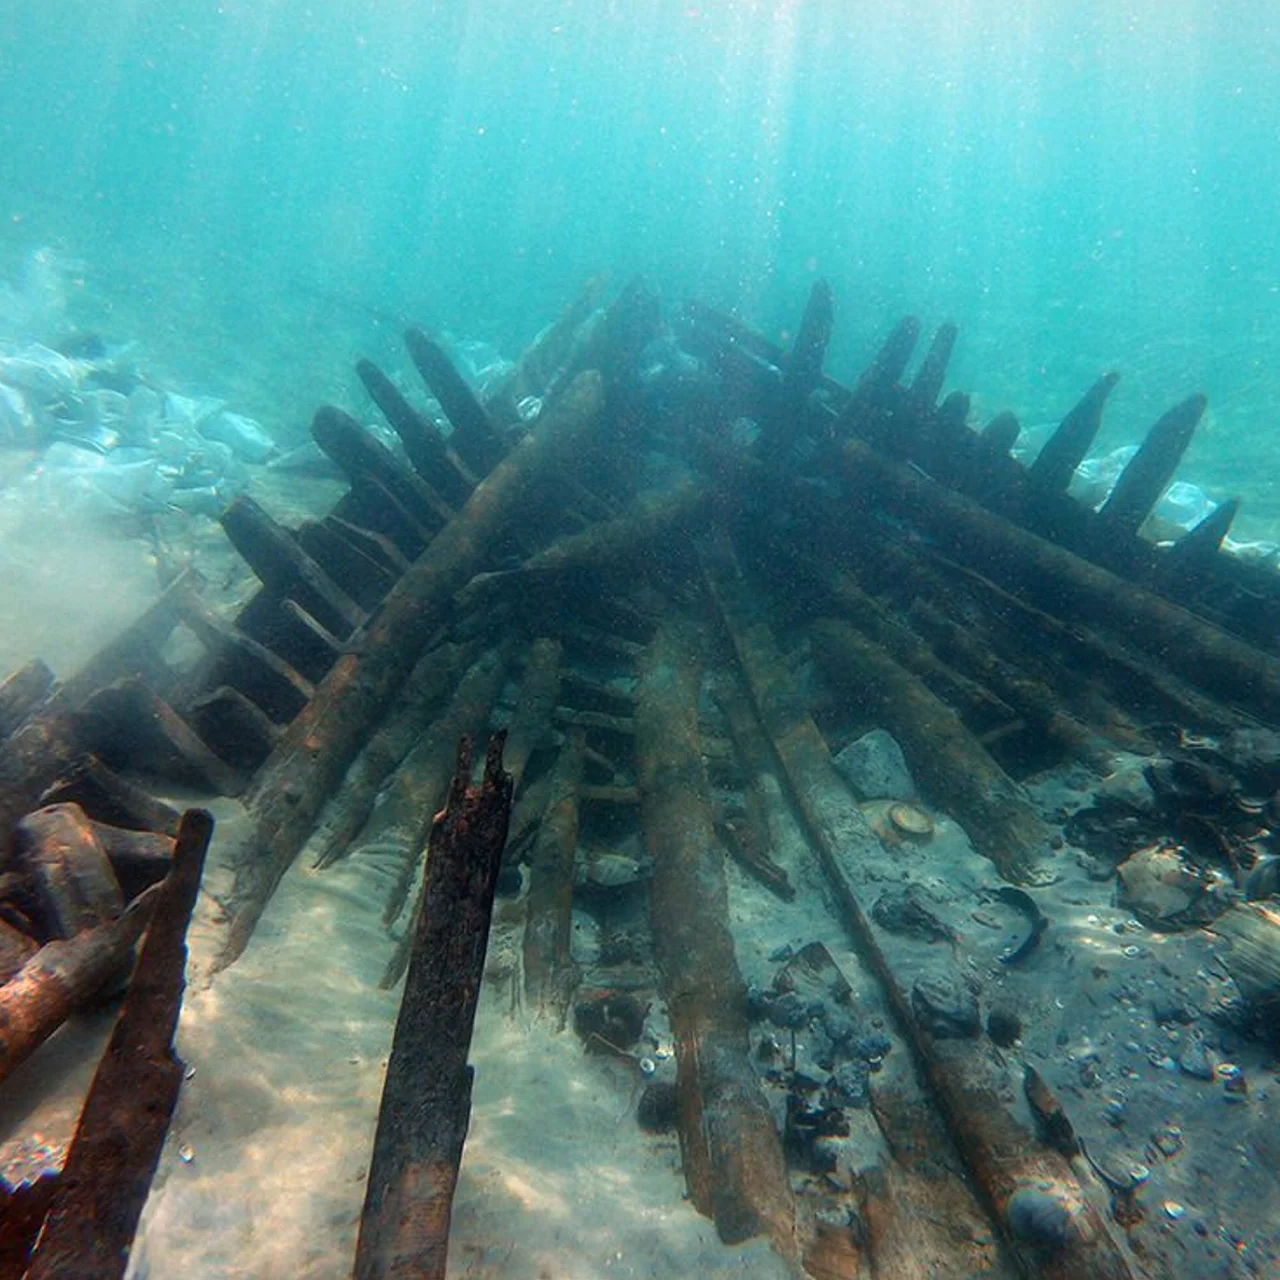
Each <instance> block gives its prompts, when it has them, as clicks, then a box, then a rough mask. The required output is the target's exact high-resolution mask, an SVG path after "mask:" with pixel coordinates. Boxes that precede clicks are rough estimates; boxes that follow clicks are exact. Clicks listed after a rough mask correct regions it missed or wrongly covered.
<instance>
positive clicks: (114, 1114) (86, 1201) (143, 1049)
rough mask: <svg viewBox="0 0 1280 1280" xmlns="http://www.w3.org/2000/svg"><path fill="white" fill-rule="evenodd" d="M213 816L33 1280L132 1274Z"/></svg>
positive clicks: (191, 857)
mask: <svg viewBox="0 0 1280 1280" xmlns="http://www.w3.org/2000/svg"><path fill="white" fill-rule="evenodd" d="M212 834H213V819H212V818H211V817H210V816H209V814H207V813H205V812H204V811H203V810H199V809H190V810H188V811H187V812H186V813H185V814H184V815H183V818H182V825H181V826H180V827H179V829H178V838H177V842H176V844H175V847H174V856H173V870H172V871H171V872H170V874H169V875H168V877H167V878H166V880H165V882H164V884H162V885H160V886H159V887H158V889H156V890H155V893H156V902H155V908H154V912H153V914H152V917H151V923H150V925H149V926H148V928H147V936H146V940H145V941H144V942H143V944H142V948H141V951H140V953H139V956H138V964H137V967H136V968H135V970H134V973H133V977H132V978H131V979H130V982H129V988H128V991H127V992H126V993H125V998H124V1006H123V1008H122V1009H121V1010H120V1016H119V1018H118V1020H117V1022H116V1026H115V1030H114V1032H113V1033H112V1036H111V1040H110V1042H109V1043H108V1045H107V1048H106V1052H105V1053H104V1054H103V1056H102V1061H101V1062H100V1063H99V1065H98V1070H97V1073H96V1074H95V1076H94V1078H93V1084H92V1086H91V1087H90V1089H89V1096H88V1098H87V1099H86V1100H85V1104H84V1110H83V1111H82V1112H81V1114H80V1122H79V1124H78V1125H77V1126H76V1134H75V1137H74V1138H73V1139H72V1142H71V1148H70V1150H69V1151H68V1152H67V1162H66V1164H65V1166H64V1167H63V1170H62V1176H61V1178H60V1179H59V1180H58V1189H57V1191H56V1192H55V1193H54V1197H53V1203H52V1205H51V1206H50V1208H49V1215H48V1217H47V1218H46V1220H45V1224H44V1230H43V1231H42V1232H41V1235H40V1240H39V1243H38V1245H37V1247H36V1253H35V1257H34V1258H33V1259H32V1261H31V1266H30V1267H29V1268H28V1270H27V1280H71V1278H72V1277H75V1278H76V1280H116V1278H117V1277H120V1276H123V1275H124V1273H125V1268H126V1266H127V1264H128V1260H129V1247H130V1245H131V1244H132V1243H133V1235H134V1232H135V1231H136V1230H137V1226H138V1219H139V1217H141V1215H142V1207H143V1205H144V1204H145V1203H146V1199H147V1193H148V1192H149V1190H150V1188H151V1179H152V1177H153V1176H154V1175H155V1171H156V1165H157V1164H158V1163H159V1160H160V1149H161V1147H162V1146H163V1145H164V1139H165V1134H166V1133H167V1132H168V1129H169V1121H170V1119H171V1117H172V1115H173V1109H174V1107H175V1106H176V1105H177V1101H178V1092H179V1090H180V1089H181V1087H182V1074H183V1064H182V1062H181V1060H180V1059H179V1058H178V1057H177V1055H176V1054H175V1053H174V1048H173V1038H174V1034H175V1032H176V1031H177V1028H178V1014H179V1013H180V1011H181V1009H182V993H183V989H184V987H185V985H186V982H185V971H186V963H187V945H186V935H187V926H188V925H189V923H190V921H191V912H192V910H193V909H194V907H195V903H196V895H197V893H198V891H199V888H200V877H201V875H202V873H203V870H204V859H205V854H206V852H207V851H208V848H209V840H210V837H211V836H212Z"/></svg>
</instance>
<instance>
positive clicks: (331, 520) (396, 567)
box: [324, 511, 411, 590]
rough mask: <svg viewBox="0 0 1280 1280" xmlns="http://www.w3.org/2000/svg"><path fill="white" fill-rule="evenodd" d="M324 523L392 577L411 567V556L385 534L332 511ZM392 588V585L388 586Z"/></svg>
mask: <svg viewBox="0 0 1280 1280" xmlns="http://www.w3.org/2000/svg"><path fill="white" fill-rule="evenodd" d="M324 525H325V527H326V528H328V529H332V530H333V531H334V533H336V534H337V535H338V536H339V537H341V538H343V539H345V540H346V541H347V542H349V543H350V544H351V545H352V546H353V547H355V548H356V549H357V550H359V551H361V552H363V553H364V555H365V556H367V557H368V558H369V559H370V560H372V561H374V563H376V564H379V565H381V566H382V568H384V569H385V570H386V571H387V572H388V573H389V574H391V575H392V578H393V579H394V578H398V577H399V576H400V575H401V574H402V573H404V571H405V570H406V569H407V568H408V567H409V565H410V563H411V561H410V560H409V558H408V557H407V556H406V555H405V554H404V553H403V552H402V551H401V550H400V548H399V547H397V546H396V544H395V543H394V542H392V541H391V539H390V538H388V537H387V536H386V535H385V534H382V533H377V532H375V531H374V530H373V529H366V528H364V527H363V526H362V525H358V524H353V523H352V522H351V521H350V520H344V519H343V518H342V517H341V516H339V515H336V514H335V513H334V512H332V511H331V512H330V513H329V514H328V515H327V516H325V518H324ZM388 590H390V587H388Z"/></svg>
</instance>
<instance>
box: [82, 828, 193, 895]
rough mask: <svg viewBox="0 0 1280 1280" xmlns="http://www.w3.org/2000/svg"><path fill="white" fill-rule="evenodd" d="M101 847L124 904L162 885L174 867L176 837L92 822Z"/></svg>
mask: <svg viewBox="0 0 1280 1280" xmlns="http://www.w3.org/2000/svg"><path fill="white" fill-rule="evenodd" d="M89 826H90V827H91V828H92V830H93V834H94V835H95V836H96V837H97V840H98V844H99V845H101V846H102V851H103V852H104V853H105V854H106V855H107V860H108V861H109V862H110V863H111V869H112V870H113V871H114V872H115V874H116V879H117V880H118V881H119V883H120V891H121V892H122V893H123V894H124V897H125V901H126V902H129V901H132V900H133V899H134V898H136V897H137V896H138V895H139V894H140V893H142V892H143V890H145V889H149V888H150V887H151V886H152V885H153V884H159V883H160V881H161V880H163V879H164V878H165V876H167V875H168V874H169V868H170V867H171V866H172V865H173V837H172V836H168V835H164V834H163V833H161V832H159V831H131V830H130V829H129V828H127V827H113V826H111V825H109V824H107V823H104V822H94V821H92V820H91V821H90V823H89Z"/></svg>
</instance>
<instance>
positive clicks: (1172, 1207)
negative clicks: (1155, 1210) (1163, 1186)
mask: <svg viewBox="0 0 1280 1280" xmlns="http://www.w3.org/2000/svg"><path fill="white" fill-rule="evenodd" d="M1164 1213H1165V1217H1166V1218H1169V1219H1171V1220H1172V1221H1174V1222H1177V1220H1178V1219H1179V1218H1185V1217H1186V1216H1187V1206H1186V1205H1185V1204H1179V1203H1178V1201H1177V1200H1166V1201H1165V1202H1164Z"/></svg>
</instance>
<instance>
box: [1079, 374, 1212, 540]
mask: <svg viewBox="0 0 1280 1280" xmlns="http://www.w3.org/2000/svg"><path fill="white" fill-rule="evenodd" d="M1207 404H1208V400H1207V399H1206V398H1205V397H1204V396H1203V395H1199V394H1197V395H1194V396H1188V397H1187V399H1186V400H1184V401H1183V402H1182V403H1181V404H1178V405H1174V407H1173V408H1172V409H1170V410H1169V412H1168V413H1166V414H1165V415H1164V416H1163V417H1162V418H1161V419H1160V421H1159V422H1157V423H1156V425H1155V426H1154V427H1152V428H1151V430H1150V431H1149V432H1147V437H1146V439H1145V440H1143V442H1142V444H1141V445H1139V446H1138V452H1137V453H1135V454H1134V455H1133V457H1132V458H1130V459H1129V462H1128V464H1127V465H1126V466H1125V469H1124V470H1123V471H1122V472H1121V473H1120V477H1119V479H1118V480H1116V483H1115V487H1114V488H1113V489H1112V490H1111V493H1110V494H1109V496H1108V497H1107V500H1106V502H1104V503H1103V504H1102V510H1101V511H1100V512H1099V513H1098V515H1099V519H1098V534H1099V537H1101V538H1114V537H1115V536H1116V533H1117V532H1118V531H1119V532H1124V533H1131V534H1136V533H1137V532H1138V530H1139V528H1140V527H1141V526H1142V522H1143V521H1144V520H1145V519H1146V518H1147V516H1149V515H1150V514H1151V511H1152V508H1153V507H1154V506H1155V505H1156V503H1157V502H1159V501H1160V495H1161V494H1162V493H1163V492H1164V491H1165V489H1167V488H1168V487H1169V482H1170V481H1171V480H1172V479H1173V476H1174V472H1175V471H1177V469H1178V463H1179V462H1181V461H1182V455H1183V454H1184V453H1186V451H1187V446H1188V445H1189V444H1190V443H1191V437H1192V436H1193V435H1194V434H1195V430H1196V426H1197V425H1198V423H1199V422H1200V419H1201V417H1202V416H1203V415H1204V411H1205V407H1206V405H1207Z"/></svg>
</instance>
